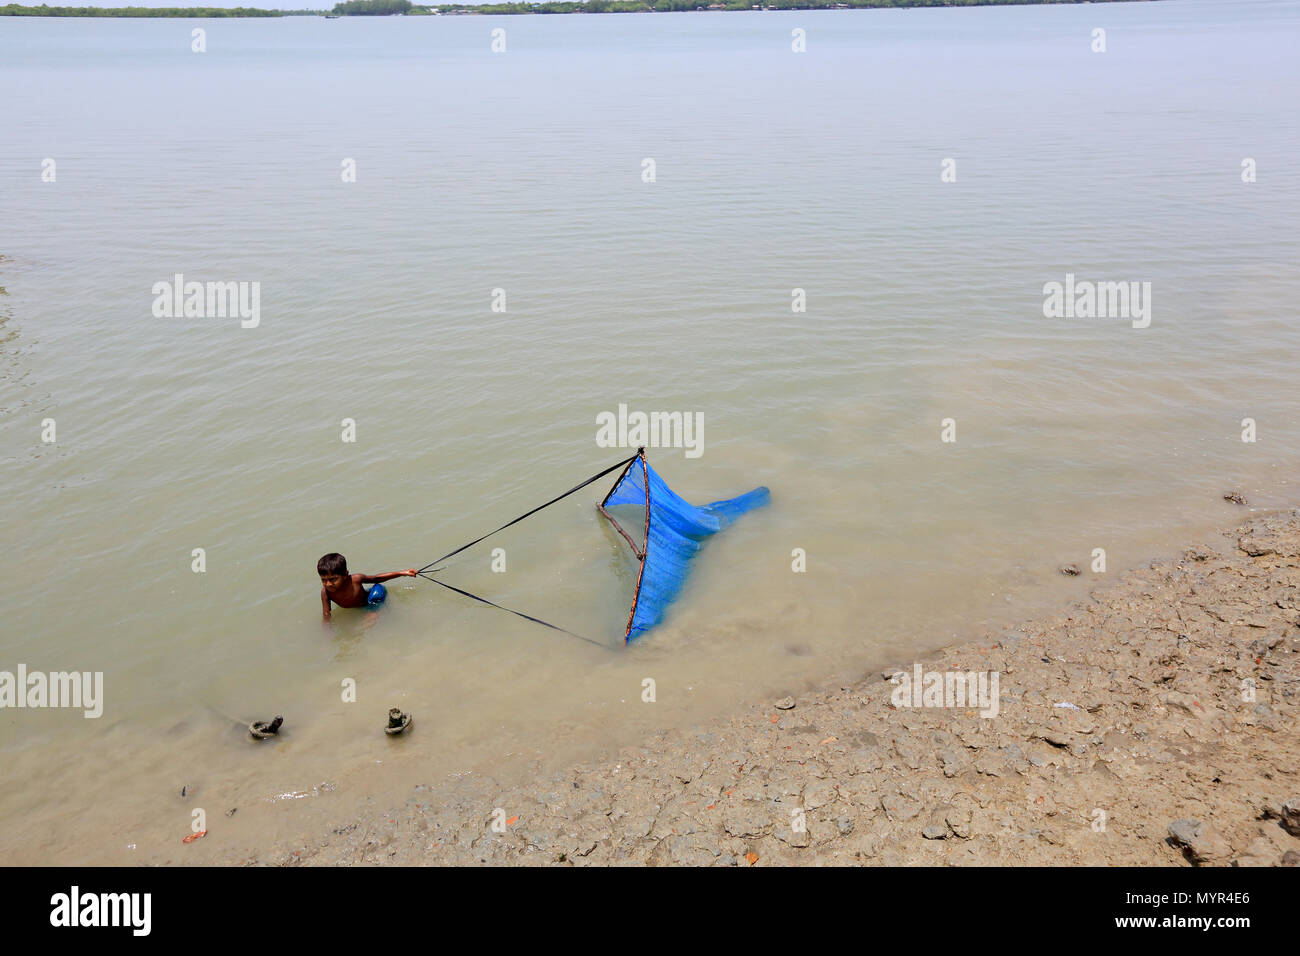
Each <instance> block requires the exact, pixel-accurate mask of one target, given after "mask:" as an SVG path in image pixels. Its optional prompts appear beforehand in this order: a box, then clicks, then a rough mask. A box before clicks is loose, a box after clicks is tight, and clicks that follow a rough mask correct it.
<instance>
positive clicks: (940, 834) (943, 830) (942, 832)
mask: <svg viewBox="0 0 1300 956" xmlns="http://www.w3.org/2000/svg"><path fill="white" fill-rule="evenodd" d="M921 836H923V837H925V838H926V839H927V840H944V839H947V837H948V828H947V827H941V826H939V825H938V824H937V823H931V824H930V825H929V826H927V827H926V828H925V829H924V830H922V831H921Z"/></svg>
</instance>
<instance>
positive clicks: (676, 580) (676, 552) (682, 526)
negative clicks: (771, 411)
mask: <svg viewBox="0 0 1300 956" xmlns="http://www.w3.org/2000/svg"><path fill="white" fill-rule="evenodd" d="M647 485H648V486H649V494H648V495H647V493H646V488H647ZM770 497H771V493H770V492H769V491H768V490H767V488H763V487H760V488H755V489H754V490H753V491H750V492H748V493H746V494H743V495H740V496H739V497H736V498H726V499H724V500H722V501H715V502H713V503H712V504H707V505H704V506H703V507H699V508H697V507H696V506H695V505H693V504H691V503H690V502H688V501H686V500H684V499H682V498H680V497H678V495H677V494H676V493H675V492H674V491H673V490H672V489H671V488H669V487H668V485H666V484H665V483H664V480H663V479H662V478H660V477H659V475H657V474H656V473H655V470H654V469H653V468H651V467H650V465H649V463H648V462H646V460H645V456H644V455H639V456H637V458H636V459H635V460H634V461H632V462H631V463H630V464H629V465H628V467H627V469H626V470H625V471H624V472H623V474H622V476H621V477H620V478H619V480H618V481H617V482H616V483H615V485H614V487H613V488H612V489H611V490H610V493H609V494H608V495H607V496H606V497H605V500H604V501H603V502H601V505H602V507H610V506H614V505H639V506H641V507H642V508H643V509H644V520H645V521H646V523H647V525H648V527H647V528H646V536H645V546H644V555H638V557H640V558H641V572H640V576H639V578H638V580H637V590H636V595H635V596H634V597H633V599H632V613H631V614H630V615H629V617H628V625H627V632H626V634H625V635H624V640H625V641H627V642H631V641H634V640H636V639H637V637H639V636H640V635H641V634H642V633H644V632H645V631H648V630H649V629H650V628H652V627H654V626H655V625H656V624H658V623H659V621H660V619H661V618H662V617H663V614H664V611H665V610H666V609H667V607H668V605H669V604H671V603H672V602H673V601H674V600H676V598H677V595H678V593H679V592H680V591H681V589H682V585H683V584H685V582H686V576H687V575H688V574H690V561H691V558H693V557H694V556H695V553H696V552H697V551H699V550H700V547H701V546H702V543H703V541H704V539H705V538H707V537H708V536H709V535H711V534H715V533H717V532H718V531H721V530H722V529H723V528H725V527H726V526H727V525H729V524H731V522H732V521H734V520H735V519H736V518H738V517H740V515H742V514H744V513H745V512H746V511H749V510H751V509H753V508H757V507H759V506H760V505H765V504H767V502H768V500H769V498H770ZM611 520H612V519H611ZM616 524H617V523H616ZM628 543H629V544H632V545H633V547H634V548H635V543H634V542H632V541H631V540H629V542H628Z"/></svg>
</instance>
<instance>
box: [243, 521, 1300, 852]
mask: <svg viewBox="0 0 1300 956" xmlns="http://www.w3.org/2000/svg"><path fill="white" fill-rule="evenodd" d="M916 664H919V665H920V666H921V670H922V671H938V672H954V671H960V672H989V673H991V672H996V674H997V675H998V680H999V684H998V692H999V693H998V713H997V714H996V716H991V717H981V716H980V715H979V712H978V710H977V709H974V708H971V707H926V706H919V707H908V706H902V707H895V706H894V702H895V701H897V700H898V699H899V698H898V696H897V694H898V692H899V687H898V685H897V684H896V683H893V682H891V681H890V680H889V679H887V678H886V676H885V673H884V672H882V673H874V674H869V675H865V676H864V677H862V678H861V679H860V680H858V681H856V682H855V683H854V684H853V685H852V686H840V687H829V688H824V689H822V690H820V691H818V692H815V693H803V694H800V695H799V696H798V698H797V699H794V700H793V701H791V700H783V701H779V702H778V701H764V702H762V703H755V704H753V705H751V706H750V708H749V709H748V710H747V711H746V712H744V713H743V714H739V715H737V716H734V717H732V718H730V719H726V720H721V721H718V722H716V723H714V724H712V725H710V726H707V727H701V728H696V729H694V730H691V731H673V732H667V733H664V734H661V735H657V736H655V737H654V738H652V739H650V740H647V741H645V742H644V744H643V745H642V746H640V747H634V748H625V749H623V750H621V751H620V752H619V753H618V754H617V755H614V756H613V757H612V758H610V759H608V760H604V761H590V762H586V763H582V764H578V765H574V766H572V767H569V768H567V769H565V770H563V771H560V772H557V773H554V774H548V775H545V776H541V777H538V778H536V779H534V780H532V781H530V782H529V783H527V784H524V785H520V786H515V787H511V788H508V789H502V788H501V787H499V786H498V785H496V784H495V783H494V782H493V781H491V780H489V779H485V778H463V779H461V780H458V781H454V782H448V783H445V784H435V785H420V786H417V787H416V788H415V790H414V792H412V793H411V795H410V796H409V798H408V799H407V801H406V803H405V805H403V806H400V807H393V808H391V809H389V810H387V811H386V812H382V813H375V814H372V815H369V816H368V817H367V818H366V819H361V820H346V821H339V822H338V823H337V825H335V826H332V827H331V828H330V829H329V830H327V831H325V832H322V833H321V834H320V835H319V837H318V838H316V839H314V840H313V841H310V842H308V843H306V844H303V843H296V844H293V845H287V844H286V845H282V846H277V847H274V848H265V847H264V848H261V849H260V850H255V849H252V848H245V849H243V850H235V851H233V852H231V853H230V854H229V855H227V856H226V859H225V862H228V863H241V864H250V863H254V864H256V863H260V864H282V865H283V864H288V865H294V864H302V863H309V864H316V865H337V864H431V865H438V864H450V865H475V864H480V865H481V864H484V863H486V864H495V865H503V864H524V865H543V864H547V865H592V864H596V865H616V864H652V865H653V864H677V865H700V866H713V865H740V866H745V865H772V864H776V865H790V864H816V865H828V864H831V865H834V864H844V865H855V864H885V865H889V864H947V865H993V864H1045V865H1058V864H1061V865H1078V864H1085V865H1142V866H1160V865H1166V866H1168V865H1189V864H1193V863H1194V864H1196V865H1230V864H1235V865H1294V864H1295V863H1296V862H1300V799H1297V798H1300V780H1298V779H1297V767H1298V766H1300V759H1298V758H1300V740H1298V739H1297V736H1296V726H1297V725H1296V715H1297V704H1298V703H1300V701H1298V700H1297V691H1298V690H1300V511H1290V512H1281V513H1274V514H1268V515H1261V516H1258V517H1255V518H1252V519H1251V520H1250V521H1248V522H1246V523H1245V524H1244V525H1242V526H1240V527H1238V528H1236V529H1233V530H1231V531H1226V532H1223V534H1222V535H1221V536H1220V537H1218V538H1216V539H1215V540H1213V541H1211V542H1210V543H1207V544H1203V545H1198V546H1195V547H1192V548H1189V549H1187V550H1186V551H1185V552H1184V553H1183V554H1182V556H1181V557H1180V558H1178V559H1175V560H1170V561H1160V562H1152V563H1151V564H1150V565H1149V566H1146V567H1143V568H1139V569H1137V570H1134V571H1130V572H1127V573H1124V574H1121V575H1119V576H1118V577H1117V579H1116V580H1114V582H1113V583H1109V584H1100V585H1098V586H1096V587H1095V588H1094V590H1093V591H1092V593H1091V594H1090V595H1089V597H1088V598H1086V599H1083V600H1081V601H1079V602H1076V604H1075V605H1074V606H1072V607H1071V608H1069V609H1067V611H1066V612H1065V613H1063V614H1060V615H1058V616H1054V617H1050V618H1046V619H1042V620H1039V621H1037V622H1034V623H1032V624H1025V625H1022V626H1020V627H1018V628H1016V629H1014V630H1011V631H1007V632H1004V633H1001V634H988V635H983V636H980V637H978V638H976V639H974V640H971V641H968V642H966V643H962V644H960V645H956V646H953V647H950V648H948V649H947V650H944V651H941V652H937V653H935V654H932V655H929V656H927V657H926V658H923V659H921V660H919V661H910V660H909V661H899V662H898V663H897V666H896V667H891V668H888V669H887V672H888V673H893V672H895V671H899V670H904V671H908V672H912V670H913V667H914V665H916ZM778 703H779V704H780V705H781V707H778V706H777V705H778ZM790 703H793V705H794V706H793V707H792V708H788V709H785V705H788V704H790ZM1058 705H1068V706H1058Z"/></svg>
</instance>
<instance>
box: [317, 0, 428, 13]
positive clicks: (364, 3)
mask: <svg viewBox="0 0 1300 956" xmlns="http://www.w3.org/2000/svg"><path fill="white" fill-rule="evenodd" d="M410 10H411V0H347V2H346V3H336V4H334V10H333V12H334V13H338V14H341V15H343V16H345V17H391V16H392V15H393V14H395V13H409V12H410Z"/></svg>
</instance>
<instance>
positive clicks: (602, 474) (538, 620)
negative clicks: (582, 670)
mask: <svg viewBox="0 0 1300 956" xmlns="http://www.w3.org/2000/svg"><path fill="white" fill-rule="evenodd" d="M643 450H644V449H640V448H638V449H637V453H636V454H635V455H633V456H632V457H631V458H625V459H624V460H623V461H620V462H619V463H618V464H616V465H610V466H609V467H608V468H606V469H605V470H604V471H602V472H600V474H597V475H592V476H591V477H590V478H588V479H587V480H586V481H584V482H583V483H582V484H580V485H574V486H573V487H572V488H570V489H569V490H568V491H566V492H565V493H564V494H562V495H557V496H556V497H554V498H552V499H551V500H550V501H548V502H546V504H544V505H538V506H537V507H536V508H534V509H533V510H532V511H529V512H527V513H526V514H521V515H520V516H519V517H518V518H515V519H514V520H513V521H507V522H506V523H505V524H503V525H502V526H501V527H499V528H497V529H496V531H489V532H488V533H487V534H485V535H483V537H481V538H475V539H474V540H473V541H471V542H470V543H469V544H463V545H461V546H460V547H459V548H457V549H456V550H455V551H449V552H447V553H446V554H444V555H443V556H442V557H441V558H438V559H437V560H435V561H430V562H429V563H428V564H426V565H425V566H424V567H422V568H420V569H419V570H418V571H417V572H416V573H417V574H418V575H419V576H420V577H422V578H424V579H425V580H426V581H432V582H433V583H434V584H440V585H442V586H443V587H444V588H446V589H447V590H448V591H455V592H456V593H457V594H463V595H465V597H467V598H473V599H474V600H475V601H481V602H482V603H484V604H486V605H488V606H489V607H495V608H499V609H500V610H502V611H509V612H510V613H511V614H513V615H515V616H516V617H522V618H523V619H524V620H525V621H532V622H533V623H534V624H540V625H542V626H543V627H549V628H550V629H551V630H553V631H560V632H561V633H563V634H568V635H570V636H571V637H576V638H578V639H579V640H582V641H586V642H587V643H588V644H595V645H596V646H597V647H608V646H609V645H607V644H604V643H602V642H600V641H597V640H593V639H592V638H590V637H583V635H581V634H575V633H574V632H573V631H570V630H568V629H567V628H563V627H560V626H559V625H556V624H551V623H549V622H548V621H543V620H542V619H541V618H539V617H533V616H531V615H529V614H524V613H523V612H522V611H516V610H513V609H511V608H508V607H503V606H502V605H500V604H494V603H493V602H492V601H489V600H488V599H487V598H484V597H479V596H478V595H477V594H471V593H470V592H468V591H463V590H461V589H460V588H458V587H453V586H452V585H450V584H448V583H447V582H446V581H439V580H438V579H437V578H435V577H430V575H429V574H426V573H425V572H426V571H428V570H429V569H430V568H432V567H433V566H434V565H435V564H441V563H442V562H443V561H446V560H447V559H448V558H450V557H452V556H454V555H457V554H460V553H461V552H462V551H464V550H466V549H467V548H472V547H474V545H476V544H478V543H479V542H480V541H483V540H484V539H486V538H490V537H492V535H494V534H496V533H497V531H504V530H505V529H506V528H508V527H510V526H511V525H512V524H518V523H519V522H521V521H523V520H524V519H525V518H527V517H529V516H530V515H535V514H537V512H539V511H541V510H542V509H543V508H549V507H550V506H551V505H553V504H555V503H556V502H557V501H560V500H562V499H564V498H567V497H569V495H571V494H573V493H574V492H575V491H581V490H582V489H583V488H586V487H587V486H588V485H589V484H591V483H592V482H593V481H599V480H600V479H601V478H604V477H605V476H606V475H608V474H609V473H610V472H611V471H617V470H618V469H619V468H625V467H628V468H630V467H631V465H632V462H634V461H636V460H637V458H638V457H639V456H640V454H641V452H642V451H643ZM619 477H620V479H621V478H622V476H621V475H620V476H619ZM606 497H607V498H608V496H606ZM601 510H602V511H603V510H604V509H603V508H602V509H601ZM620 530H622V529H620ZM441 570H443V568H434V570H433V572H431V573H434V574H436V573H437V572H438V571H441Z"/></svg>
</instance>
